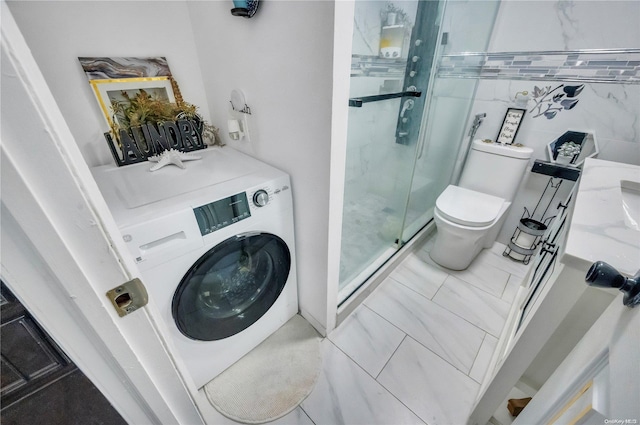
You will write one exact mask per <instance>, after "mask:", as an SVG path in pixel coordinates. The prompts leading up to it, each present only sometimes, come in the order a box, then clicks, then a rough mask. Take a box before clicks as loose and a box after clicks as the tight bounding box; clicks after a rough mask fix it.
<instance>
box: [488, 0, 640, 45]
mask: <svg viewBox="0 0 640 425" xmlns="http://www.w3.org/2000/svg"><path fill="white" fill-rule="evenodd" d="M638 22H640V2H637V1H575V0H574V1H564V0H563V1H507V2H502V4H501V6H500V12H499V15H498V21H497V24H496V29H495V30H494V36H493V40H492V44H491V47H490V50H491V51H494V52H508V51H523V50H524V51H528V50H556V51H557V50H578V49H593V48H598V49H620V48H637V47H638V40H640V25H638Z"/></svg>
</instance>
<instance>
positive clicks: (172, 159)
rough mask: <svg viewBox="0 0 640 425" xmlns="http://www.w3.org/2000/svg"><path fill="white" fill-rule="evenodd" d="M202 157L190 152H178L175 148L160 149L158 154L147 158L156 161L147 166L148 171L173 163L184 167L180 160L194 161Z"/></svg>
mask: <svg viewBox="0 0 640 425" xmlns="http://www.w3.org/2000/svg"><path fill="white" fill-rule="evenodd" d="M200 158H202V157H201V156H198V155H194V154H192V153H186V152H180V151H177V150H175V149H169V150H166V151H162V153H161V154H160V155H154V156H150V157H149V158H148V159H149V161H152V162H157V164H156V165H154V166H153V167H151V168H149V171H156V170H159V169H160V168H162V167H164V166H165V165H169V164H173V165H176V166H178V167H180V168H183V169H184V168H185V166H184V164H183V163H182V161H194V160H196V159H200Z"/></svg>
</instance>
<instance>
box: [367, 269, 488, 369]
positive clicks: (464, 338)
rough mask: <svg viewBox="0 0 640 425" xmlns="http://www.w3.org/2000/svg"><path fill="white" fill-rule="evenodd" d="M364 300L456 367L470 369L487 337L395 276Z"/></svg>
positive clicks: (374, 309)
mask: <svg viewBox="0 0 640 425" xmlns="http://www.w3.org/2000/svg"><path fill="white" fill-rule="evenodd" d="M364 303H365V305H366V306H367V307H369V308H371V309H372V310H373V311H375V312H376V313H378V314H379V315H381V316H382V317H384V318H385V319H387V320H388V321H389V322H391V323H392V324H394V325H395V326H397V327H398V328H400V329H402V330H404V331H405V332H406V333H407V334H408V335H409V336H411V337H412V338H413V339H415V340H416V341H418V342H420V343H421V344H422V345H424V346H425V347H427V348H428V349H430V350H431V351H433V352H434V353H436V354H437V355H438V356H440V357H441V358H443V359H444V360H445V361H447V362H448V363H449V364H451V365H453V366H454V367H455V368H457V369H459V370H461V371H462V372H463V373H468V372H469V371H470V370H471V366H472V365H473V361H474V359H475V357H476V354H477V353H478V350H479V349H480V345H481V344H482V339H483V338H484V332H483V331H482V330H481V329H479V328H477V327H476V326H473V325H471V324H470V323H469V322H467V321H466V320H464V319H462V318H460V317H458V316H456V315H455V314H453V313H451V312H450V311H448V310H446V309H444V308H442V307H440V306H439V305H437V304H435V303H434V302H432V301H431V300H429V299H427V298H425V297H423V296H421V295H419V294H418V293H416V292H415V291H413V290H411V289H409V288H407V287H405V286H404V285H402V284H400V283H398V282H396V281H394V280H393V279H387V280H386V281H384V282H383V283H382V284H381V285H380V286H379V287H378V288H377V289H376V290H375V291H374V292H373V293H372V294H371V295H370V296H369V298H367V299H366V300H365V301H364ZM442 323H446V324H447V326H441V324H442Z"/></svg>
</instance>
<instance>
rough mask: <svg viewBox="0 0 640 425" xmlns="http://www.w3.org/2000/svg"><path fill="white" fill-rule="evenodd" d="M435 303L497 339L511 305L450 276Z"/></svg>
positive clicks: (437, 295) (434, 300)
mask: <svg viewBox="0 0 640 425" xmlns="http://www.w3.org/2000/svg"><path fill="white" fill-rule="evenodd" d="M433 302H435V303H436V304H438V305H439V306H441V307H444V308H446V309H447V310H449V311H450V312H452V313H455V314H456V315H458V316H460V317H462V318H463V319H465V320H467V321H468V322H470V323H473V324H474V325H476V326H477V327H479V328H480V329H482V330H484V331H486V332H489V333H490V334H491V335H493V336H495V337H499V336H500V331H502V327H503V326H504V322H505V320H506V319H507V315H508V314H509V308H510V307H511V306H510V305H509V303H507V302H506V301H503V300H501V299H500V298H499V297H494V296H493V295H491V294H488V293H486V292H484V291H483V290H481V289H478V288H476V287H475V286H473V285H470V284H468V283H467V282H465V281H463V280H460V279H458V278H457V277H455V276H449V277H448V278H447V280H446V281H445V282H444V284H443V285H442V287H441V288H440V289H439V290H438V293H437V294H436V296H435V297H433Z"/></svg>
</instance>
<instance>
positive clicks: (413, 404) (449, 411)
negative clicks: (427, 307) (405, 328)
mask: <svg viewBox="0 0 640 425" xmlns="http://www.w3.org/2000/svg"><path fill="white" fill-rule="evenodd" d="M378 381H379V382H380V383H381V384H382V385H384V387H385V388H387V389H388V390H389V391H391V392H392V393H393V394H394V395H395V396H396V397H397V398H398V399H399V400H400V401H402V403H404V404H405V405H406V406H407V407H409V408H410V409H411V410H412V411H413V412H415V413H416V414H417V415H418V416H419V417H420V418H421V419H422V420H423V421H425V422H426V423H428V424H429V425H456V424H465V423H466V422H467V416H468V414H469V412H470V410H471V407H472V404H473V402H474V399H475V396H476V393H477V392H478V389H479V385H478V383H476V382H475V381H473V380H472V379H471V378H469V377H468V376H466V375H465V374H463V373H461V372H460V371H459V370H457V369H455V368H454V367H452V366H451V365H450V364H448V363H447V362H445V361H444V360H442V359H441V358H440V357H438V356H437V355H435V354H434V353H432V352H431V351H430V350H428V349H426V348H425V347H423V346H422V345H421V344H419V343H418V342H416V341H414V340H413V339H411V338H405V340H404V341H403V342H402V344H400V348H398V350H397V351H396V353H395V354H394V355H393V357H392V358H391V360H390V361H389V363H388V364H387V365H386V366H385V368H384V369H383V370H382V373H381V374H380V376H379V378H378Z"/></svg>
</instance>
